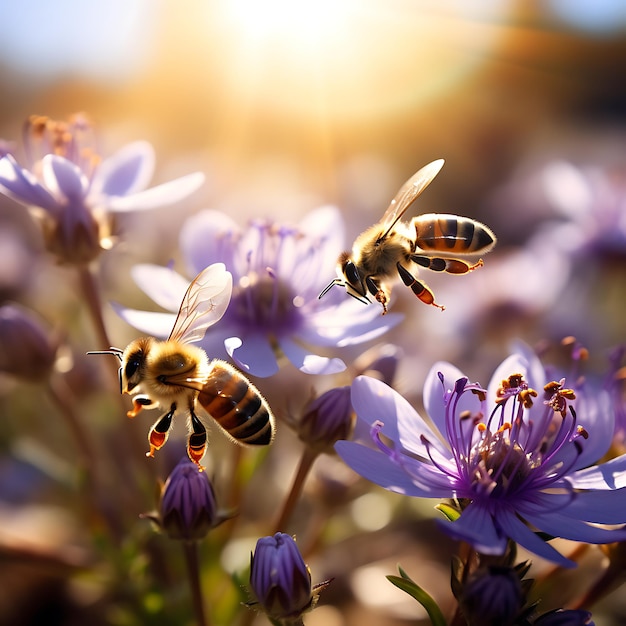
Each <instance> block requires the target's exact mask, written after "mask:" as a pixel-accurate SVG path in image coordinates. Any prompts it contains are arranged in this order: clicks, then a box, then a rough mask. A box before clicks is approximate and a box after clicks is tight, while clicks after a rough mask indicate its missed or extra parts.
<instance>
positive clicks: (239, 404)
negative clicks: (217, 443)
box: [198, 360, 274, 446]
mask: <svg viewBox="0 0 626 626" xmlns="http://www.w3.org/2000/svg"><path fill="white" fill-rule="evenodd" d="M198 402H199V403H200V404H201V405H202V407H203V408H204V409H205V410H206V412H207V413H209V415H210V416H211V417H212V418H213V419H214V420H215V421H216V422H217V423H218V424H219V425H220V426H221V427H222V428H223V429H224V430H225V431H226V432H227V433H228V434H229V435H230V436H231V437H234V438H235V439H236V440H237V441H239V442H240V443H245V444H249V445H259V446H260V445H267V444H269V443H271V442H272V439H273V437H274V416H273V415H272V411H271V409H270V407H269V405H268V404H267V402H266V401H265V399H264V398H263V396H261V394H260V393H259V391H258V389H257V388H256V387H255V386H254V385H253V384H252V383H251V382H250V381H249V380H248V379H247V378H246V377H245V376H244V375H243V374H241V373H240V372H239V371H238V370H236V369H235V368H234V367H233V366H232V365H230V364H229V363H226V362H225V361H219V360H215V361H213V362H212V363H211V373H210V374H209V377H208V379H207V381H206V382H205V383H204V386H203V387H202V390H201V391H200V393H199V394H198Z"/></svg>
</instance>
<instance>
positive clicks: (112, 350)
mask: <svg viewBox="0 0 626 626" xmlns="http://www.w3.org/2000/svg"><path fill="white" fill-rule="evenodd" d="M87 354H113V355H115V356H116V357H117V358H118V359H119V360H120V363H121V362H122V354H124V350H120V349H119V348H109V349H108V350H92V351H90V352H87Z"/></svg>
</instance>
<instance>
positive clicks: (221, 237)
mask: <svg viewBox="0 0 626 626" xmlns="http://www.w3.org/2000/svg"><path fill="white" fill-rule="evenodd" d="M240 233H241V231H240V229H239V226H238V225H237V223H236V222H235V221H234V220H232V219H231V218H230V217H229V216H228V215H226V214H225V213H222V212H220V211H210V210H205V211H200V212H199V213H196V214H195V215H192V216H191V217H189V218H187V219H186V220H185V223H184V224H183V226H182V228H181V230H180V249H181V250H182V251H183V254H184V255H185V261H186V263H187V265H188V266H189V268H190V270H191V271H192V272H196V273H198V272H200V271H201V270H202V269H204V268H205V267H207V266H209V265H212V264H213V263H216V262H220V263H224V265H226V267H227V268H228V269H229V270H230V271H231V272H232V271H235V269H236V268H235V262H234V258H233V257H234V254H235V251H236V242H237V241H238V239H239V237H240Z"/></svg>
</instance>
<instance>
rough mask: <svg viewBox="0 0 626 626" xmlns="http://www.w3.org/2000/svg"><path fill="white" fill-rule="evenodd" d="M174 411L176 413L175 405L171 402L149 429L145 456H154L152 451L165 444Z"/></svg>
mask: <svg viewBox="0 0 626 626" xmlns="http://www.w3.org/2000/svg"><path fill="white" fill-rule="evenodd" d="M174 413H176V405H175V404H172V406H171V408H170V410H169V411H168V412H167V413H166V414H165V415H162V416H161V417H160V418H159V419H158V420H157V421H156V422H155V424H154V425H153V426H152V428H151V429H150V432H149V433H148V443H149V444H150V452H146V456H154V453H155V452H156V451H157V450H160V449H161V448H162V447H163V446H164V445H165V442H166V441H167V437H168V435H169V431H170V428H171V426H172V418H173V417H174Z"/></svg>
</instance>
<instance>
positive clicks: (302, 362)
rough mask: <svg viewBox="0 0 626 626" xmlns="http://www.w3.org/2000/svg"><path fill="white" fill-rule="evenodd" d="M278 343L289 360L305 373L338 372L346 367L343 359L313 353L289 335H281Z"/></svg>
mask: <svg viewBox="0 0 626 626" xmlns="http://www.w3.org/2000/svg"><path fill="white" fill-rule="evenodd" d="M278 344H279V345H280V348H281V350H282V351H283V352H284V353H285V356H286V357H287V358H288V359H289V361H291V363H292V364H293V365H295V366H296V367H297V368H298V369H299V370H300V371H301V372H304V373H305V374H319V375H322V374H338V373H339V372H343V371H344V370H345V369H346V364H345V363H344V362H343V361H342V360H341V359H336V358H335V359H331V358H328V357H325V356H319V355H317V354H311V353H310V352H309V351H308V350H305V349H304V348H302V347H301V346H299V345H298V344H296V343H295V342H293V341H292V340H291V339H289V338H288V337H279V339H278Z"/></svg>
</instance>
